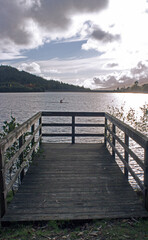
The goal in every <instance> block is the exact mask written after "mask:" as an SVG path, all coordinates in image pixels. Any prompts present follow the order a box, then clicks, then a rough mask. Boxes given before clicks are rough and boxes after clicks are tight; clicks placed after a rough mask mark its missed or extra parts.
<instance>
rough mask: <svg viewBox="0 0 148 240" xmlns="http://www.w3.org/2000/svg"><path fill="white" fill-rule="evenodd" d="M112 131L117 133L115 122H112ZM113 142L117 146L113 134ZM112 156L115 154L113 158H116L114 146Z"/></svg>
mask: <svg viewBox="0 0 148 240" xmlns="http://www.w3.org/2000/svg"><path fill="white" fill-rule="evenodd" d="M112 132H113V133H114V134H115V133H116V127H115V125H114V124H112ZM112 144H113V146H114V147H115V138H114V136H113V135H112ZM112 156H113V158H115V151H114V149H113V148H112Z"/></svg>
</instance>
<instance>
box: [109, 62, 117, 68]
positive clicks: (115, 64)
mask: <svg viewBox="0 0 148 240" xmlns="http://www.w3.org/2000/svg"><path fill="white" fill-rule="evenodd" d="M118 66H119V64H118V63H108V64H106V67H107V68H114V67H118Z"/></svg>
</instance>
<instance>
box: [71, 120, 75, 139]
mask: <svg viewBox="0 0 148 240" xmlns="http://www.w3.org/2000/svg"><path fill="white" fill-rule="evenodd" d="M74 143H75V116H74V115H73V116H72V144H74Z"/></svg>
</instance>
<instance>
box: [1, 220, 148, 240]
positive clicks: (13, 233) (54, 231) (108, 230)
mask: <svg viewBox="0 0 148 240" xmlns="http://www.w3.org/2000/svg"><path fill="white" fill-rule="evenodd" d="M0 239H1V240H32V239H37V240H45V239H47V240H63V239H65V240H78V239H79V240H106V239H114V240H120V239H121V240H124V239H125V240H128V239H129V240H143V239H148V220H147V219H122V220H100V221H99V220H94V221H85V222H82V221H75V222H74V221H59V222H56V221H49V222H48V223H47V222H46V223H45V222H44V223H38V224H37V223H36V224H25V225H22V224H21V225H11V226H9V227H3V228H1V229H0Z"/></svg>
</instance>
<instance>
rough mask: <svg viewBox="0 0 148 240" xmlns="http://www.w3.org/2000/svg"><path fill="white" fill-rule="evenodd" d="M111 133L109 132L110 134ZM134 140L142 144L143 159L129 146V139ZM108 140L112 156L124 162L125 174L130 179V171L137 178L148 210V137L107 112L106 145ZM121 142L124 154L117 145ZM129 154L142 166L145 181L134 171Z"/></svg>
mask: <svg viewBox="0 0 148 240" xmlns="http://www.w3.org/2000/svg"><path fill="white" fill-rule="evenodd" d="M116 128H118V129H120V131H122V133H123V134H124V141H123V140H122V139H121V138H120V137H119V136H118V134H117V132H116ZM108 133H109V134H108ZM130 139H132V140H134V141H135V142H136V143H137V144H139V145H140V146H141V149H143V150H144V159H143V160H142V159H141V158H139V157H138V156H137V154H136V153H135V150H132V149H131V146H129V140H130ZM107 142H108V143H109V145H110V146H111V148H112V156H113V157H114V158H115V155H117V156H118V157H119V159H120V160H121V161H122V162H123V164H124V174H125V176H126V178H127V179H128V175H129V174H128V173H130V174H131V176H132V177H133V178H134V179H135V181H136V182H137V184H138V185H139V187H140V189H141V191H142V193H143V195H144V204H145V208H146V209H147V210H148V138H147V137H146V136H145V135H143V134H141V133H140V132H138V131H136V130H134V129H133V128H131V127H130V126H128V125H127V124H125V123H123V122H122V121H120V120H119V119H117V118H115V117H113V116H112V115H110V114H108V113H105V145H106V146H107ZM117 143H119V144H120V145H121V146H122V148H123V149H124V156H123V155H122V154H121V153H120V151H119V149H118V148H117V147H116V145H117ZM129 156H131V157H132V159H133V160H134V161H135V162H136V163H137V165H139V166H140V168H141V169H142V170H143V172H144V183H143V182H142V181H141V180H140V179H139V177H138V175H137V174H136V173H135V172H134V170H133V169H132V167H131V166H130V164H129Z"/></svg>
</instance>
